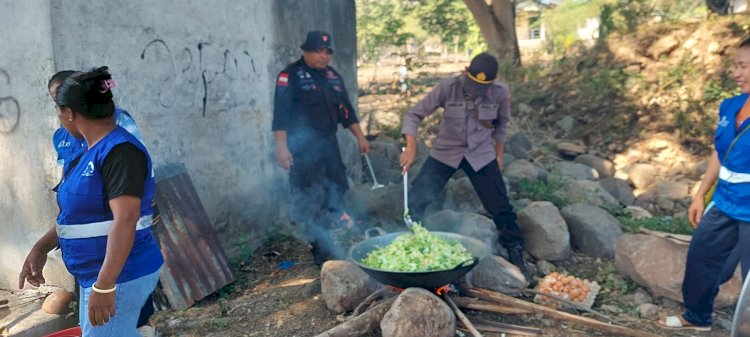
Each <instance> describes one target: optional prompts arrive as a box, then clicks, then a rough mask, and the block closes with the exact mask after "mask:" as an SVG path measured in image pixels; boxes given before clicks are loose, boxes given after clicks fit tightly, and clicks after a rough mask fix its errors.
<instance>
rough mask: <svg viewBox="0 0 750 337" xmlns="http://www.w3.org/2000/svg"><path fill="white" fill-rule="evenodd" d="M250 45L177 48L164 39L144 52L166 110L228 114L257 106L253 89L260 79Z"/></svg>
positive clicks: (211, 44) (208, 43)
mask: <svg viewBox="0 0 750 337" xmlns="http://www.w3.org/2000/svg"><path fill="white" fill-rule="evenodd" d="M248 49H250V48H249V47H248V46H247V42H236V43H230V44H219V43H212V42H198V43H195V44H192V45H187V46H182V45H180V46H179V47H178V48H177V49H174V48H173V46H170V44H168V43H167V42H166V41H164V40H162V39H154V40H152V41H149V42H148V43H147V44H146V45H145V46H144V47H143V50H142V51H141V55H140V57H141V59H142V60H144V61H145V62H146V64H145V65H146V66H147V67H153V68H152V69H153V71H152V72H151V76H155V78H153V79H154V80H155V81H156V83H157V86H158V89H157V93H158V101H159V105H160V106H161V107H163V108H188V109H189V108H195V107H196V105H198V110H199V111H200V113H201V116H203V117H206V112H207V110H210V111H212V112H222V111H227V110H230V109H232V108H235V107H239V106H243V105H248V104H249V105H254V104H255V102H256V98H255V97H253V95H252V92H251V88H253V86H254V84H255V83H256V82H257V81H258V80H259V78H260V75H259V74H258V71H257V69H256V64H255V60H254V59H253V57H252V56H251V55H250V53H249V52H248Z"/></svg>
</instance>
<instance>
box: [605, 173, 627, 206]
mask: <svg viewBox="0 0 750 337" xmlns="http://www.w3.org/2000/svg"><path fill="white" fill-rule="evenodd" d="M599 184H600V185H602V188H603V189H604V190H605V191H607V193H609V194H610V195H612V196H613V197H615V199H617V201H619V202H620V203H621V204H623V205H626V206H630V205H632V204H633V202H634V201H635V196H634V195H633V188H632V187H630V184H628V182H627V181H625V180H623V179H620V178H604V179H601V180H599Z"/></svg>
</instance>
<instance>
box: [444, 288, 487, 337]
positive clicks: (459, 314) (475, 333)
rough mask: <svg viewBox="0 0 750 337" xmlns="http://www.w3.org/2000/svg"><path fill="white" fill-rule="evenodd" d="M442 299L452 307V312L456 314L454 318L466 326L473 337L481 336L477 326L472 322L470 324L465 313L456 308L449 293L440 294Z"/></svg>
mask: <svg viewBox="0 0 750 337" xmlns="http://www.w3.org/2000/svg"><path fill="white" fill-rule="evenodd" d="M442 297H443V300H444V301H445V302H446V303H448V305H449V306H450V307H451V309H453V313H454V314H456V318H458V320H459V321H460V322H461V323H463V325H464V326H465V327H466V329H468V330H469V332H470V333H471V335H472V336H474V337H482V334H481V333H479V331H477V328H476V327H475V326H474V324H471V321H469V319H468V318H466V315H464V313H463V312H462V311H461V309H459V308H458V306H457V305H456V302H453V300H452V299H451V297H450V295H448V294H443V295H442Z"/></svg>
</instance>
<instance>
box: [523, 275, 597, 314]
mask: <svg viewBox="0 0 750 337" xmlns="http://www.w3.org/2000/svg"><path fill="white" fill-rule="evenodd" d="M600 289H601V287H600V286H599V284H597V283H596V282H591V281H587V280H583V279H580V278H577V277H575V276H572V275H565V274H561V273H557V272H553V273H550V274H549V275H547V276H545V277H544V278H542V279H541V280H539V285H538V286H537V290H539V291H541V292H544V293H546V294H550V295H553V296H557V297H560V298H562V299H564V300H567V301H570V302H572V303H574V304H576V305H580V306H582V307H585V308H587V309H590V308H591V306H592V305H593V304H594V300H595V299H596V295H597V294H598V293H599V290H600ZM534 302H536V303H539V304H542V305H545V306H548V307H552V308H559V306H560V305H559V302H557V301H555V300H553V299H551V298H549V297H546V296H542V295H537V296H536V297H534Z"/></svg>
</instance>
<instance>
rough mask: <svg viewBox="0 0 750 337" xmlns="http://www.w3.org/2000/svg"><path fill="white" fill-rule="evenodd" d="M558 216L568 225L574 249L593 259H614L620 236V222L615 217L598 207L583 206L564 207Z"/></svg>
mask: <svg viewBox="0 0 750 337" xmlns="http://www.w3.org/2000/svg"><path fill="white" fill-rule="evenodd" d="M560 214H562V217H563V218H564V219H565V222H567V224H568V231H570V241H571V243H572V245H573V247H574V248H577V249H578V250H580V251H581V252H582V253H584V254H586V255H589V256H593V257H601V258H606V259H612V258H614V257H615V247H616V246H617V239H619V238H620V236H622V229H621V228H620V222H619V221H617V219H615V217H613V216H612V215H611V214H609V213H608V212H607V211H605V210H603V209H601V208H599V207H595V206H590V205H584V204H576V205H570V206H567V207H564V208H563V209H562V210H561V211H560Z"/></svg>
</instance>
